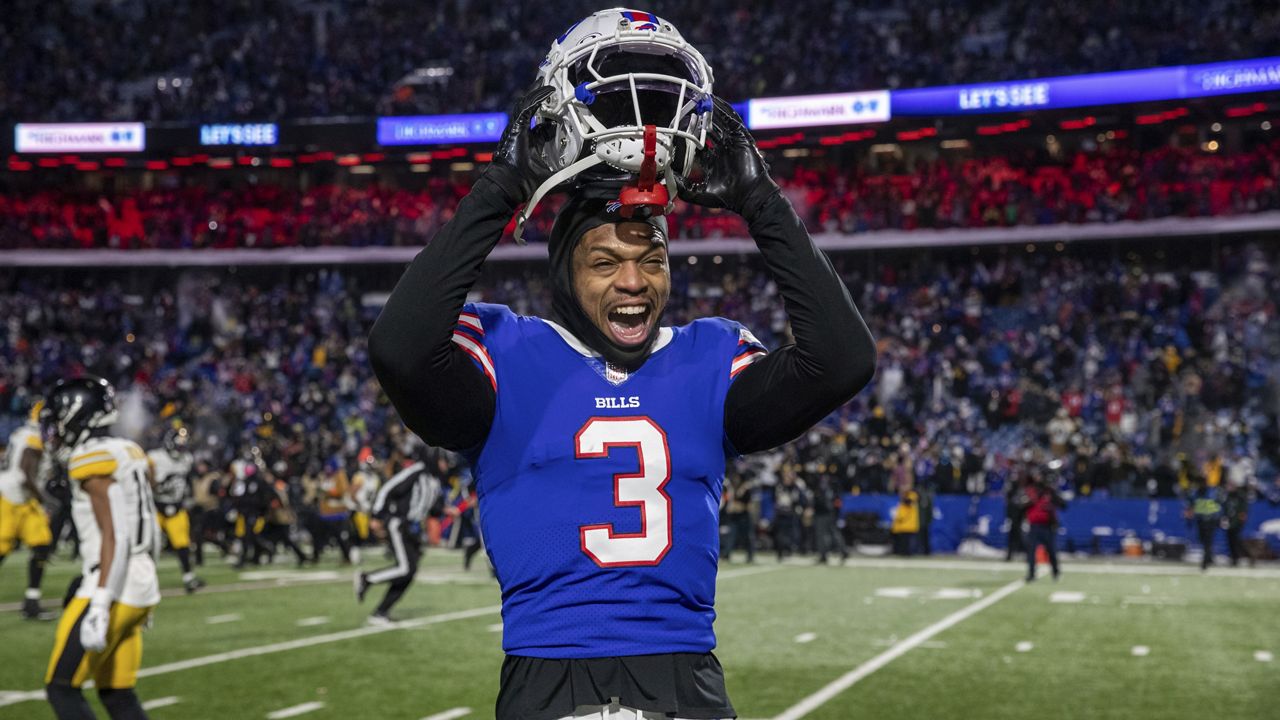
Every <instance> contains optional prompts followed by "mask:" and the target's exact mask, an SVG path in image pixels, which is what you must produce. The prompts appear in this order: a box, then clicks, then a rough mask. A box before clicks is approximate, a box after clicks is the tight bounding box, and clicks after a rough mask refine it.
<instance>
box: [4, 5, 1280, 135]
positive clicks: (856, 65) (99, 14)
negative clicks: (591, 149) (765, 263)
mask: <svg viewBox="0 0 1280 720" xmlns="http://www.w3.org/2000/svg"><path fill="white" fill-rule="evenodd" d="M598 9H600V6H599V3H589V2H584V1H582V0H572V1H570V2H563V3H556V4H552V5H547V4H545V3H503V4H499V5H495V4H493V3H480V2H472V1H467V0H464V1H461V2H451V3H432V4H430V5H429V6H423V5H422V4H420V3H410V2H404V1H399V0H331V1H330V2H324V3H293V2H283V1H281V0H235V1H234V2H225V3H219V4H217V5H216V6H211V5H205V4H201V3H181V4H178V5H174V4H173V3H167V2H161V1H160V0H123V1H120V0H56V1H54V2H46V1H44V0H17V1H16V2H13V3H10V4H9V5H8V6H7V7H6V19H7V21H6V22H5V23H4V25H3V26H2V27H0V51H2V52H3V55H4V57H5V58H6V65H5V69H6V72H5V75H4V77H3V78H0V116H4V117H10V118H17V119H20V120H23V121H28V122H30V121H69V120H70V121H83V120H142V121H208V120H222V121H228V120H235V119H245V120H258V121H260V120H267V119H283V118H297V117H329V116H370V115H373V114H375V113H378V114H417V113H454V112H466V111H480V110H500V109H504V108H505V107H506V105H507V103H509V102H510V100H511V98H513V97H515V95H516V93H517V92H518V91H519V90H520V89H521V88H522V87H524V86H525V85H527V83H529V82H530V81H531V80H532V77H530V76H529V74H528V70H527V69H528V68H533V67H536V66H537V64H538V62H539V61H540V60H541V59H542V57H543V56H544V54H545V53H546V50H547V47H548V43H547V39H548V38H553V37H556V36H557V35H559V34H560V33H561V32H562V31H563V30H564V29H565V28H567V27H569V25H570V24H571V23H573V22H575V21H577V20H579V19H581V18H582V17H585V16H586V15H587V14H589V13H591V12H593V11H595V10H598ZM642 9H647V10H652V11H653V12H656V13H657V14H658V15H660V16H662V17H663V18H666V19H669V20H671V21H672V22H673V23H674V24H675V25H676V27H677V28H679V29H680V30H681V32H682V33H683V34H684V35H685V37H686V38H688V39H689V40H690V41H692V42H693V43H694V44H695V45H696V46H697V47H699V48H701V50H702V51H703V52H704V54H705V55H706V56H707V59H708V61H709V62H710V63H711V65H712V67H714V68H715V70H716V75H717V78H718V79H717V85H716V88H717V92H718V93H719V94H720V95H722V96H724V97H726V98H730V99H733V100H742V99H746V98H749V97H763V96H768V95H788V94H797V93H820V92H838V91H849V90H870V89H876V88H886V87H887V88H906V87H916V86H924V85H941V84H950V83H973V82H986V81H998V80H1016V79H1022V78H1031V77H1044V76H1050V75H1059V74H1070V73H1079V72H1095V71H1107V70H1121V69H1127V68H1138V67H1151V66H1157V65H1169V64H1178V63H1192V62H1211V61H1217V60H1231V59H1239V58H1247V57H1260V56H1263V55H1266V54H1269V53H1271V52H1273V51H1274V42H1273V38H1274V37H1275V36H1276V35H1277V34H1280V9H1277V7H1276V6H1275V5H1274V4H1271V3H1263V2H1259V1H1258V0H1207V1H1206V2H1202V3H1197V4H1195V5H1194V6H1193V5H1188V4H1187V3H1182V2H1177V0H1156V1H1155V2H1148V3H1142V4H1141V5H1140V6H1139V5H1125V4H1116V3H1109V4H1105V5H1093V4H1091V5H1086V4H1071V3H1066V4H1063V3H1036V2H1031V1H1030V0H1001V1H1000V2H995V3H991V2H977V1H975V0H962V1H960V2H956V1H955V0H948V1H947V2H943V1H942V0H925V1H914V2H907V0H890V1H889V2H878V3H874V4H870V3H853V2H840V3H829V2H818V1H817V0H805V2H801V3H799V4H797V3H795V2H785V3H784V2H765V3H755V4H753V5H752V7H751V8H750V9H747V8H746V7H743V6H742V5H741V4H739V3H733V2H728V1H727V0H713V1H712V2H709V3H707V2H704V3H698V4H697V5H690V4H687V3H678V2H672V1H671V0H655V2H652V3H648V4H647V7H645V8H642ZM795 17H807V18H821V19H822V22H817V23H795V22H792V19H793V18H795Z"/></svg>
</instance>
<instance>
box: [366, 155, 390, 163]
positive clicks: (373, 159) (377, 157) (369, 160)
mask: <svg viewBox="0 0 1280 720" xmlns="http://www.w3.org/2000/svg"><path fill="white" fill-rule="evenodd" d="M385 159H387V156H386V155H384V154H383V153H365V154H364V157H363V160H364V161H365V162H367V163H376V162H382V161H383V160H385Z"/></svg>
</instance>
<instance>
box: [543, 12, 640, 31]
mask: <svg viewBox="0 0 1280 720" xmlns="http://www.w3.org/2000/svg"><path fill="white" fill-rule="evenodd" d="M622 17H624V18H626V19H627V22H629V23H631V29H632V30H653V31H654V32H657V30H658V23H660V22H662V21H661V20H659V19H658V16H657V15H654V14H653V13H647V12H632V11H630V10H627V11H625V12H623V13H622ZM566 34H568V33H566Z"/></svg>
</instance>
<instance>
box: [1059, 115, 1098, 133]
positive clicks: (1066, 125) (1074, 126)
mask: <svg viewBox="0 0 1280 720" xmlns="http://www.w3.org/2000/svg"><path fill="white" fill-rule="evenodd" d="M1096 124H1098V118H1096V117H1094V116H1092V115H1089V116H1086V117H1082V118H1080V119H1078V120H1063V121H1062V122H1060V123H1058V127H1060V128H1062V129H1063V130H1083V129H1084V128H1087V127H1090V126H1092V125H1096Z"/></svg>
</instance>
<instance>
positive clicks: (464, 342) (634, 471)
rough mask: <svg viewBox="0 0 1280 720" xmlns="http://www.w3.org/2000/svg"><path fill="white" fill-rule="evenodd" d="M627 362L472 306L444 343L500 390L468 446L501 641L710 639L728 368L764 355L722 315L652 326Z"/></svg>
mask: <svg viewBox="0 0 1280 720" xmlns="http://www.w3.org/2000/svg"><path fill="white" fill-rule="evenodd" d="M659 333H660V335H659V338H658V340H657V342H656V343H655V346H654V350H653V351H652V353H651V355H650V356H649V358H648V359H647V360H646V361H645V363H644V365H643V366H642V367H641V368H640V369H639V370H637V371H636V372H634V373H627V372H625V371H623V370H620V369H618V368H615V367H613V366H610V365H608V364H607V363H605V362H604V361H603V360H602V359H601V358H599V357H598V356H595V355H594V354H593V353H591V352H590V351H589V350H588V349H587V348H586V347H585V346H583V345H582V344H581V343H580V342H579V341H578V340H577V339H576V338H574V337H573V336H572V335H571V334H570V333H569V332H568V331H567V330H564V329H563V328H561V327H559V326H558V325H555V324H554V323H551V322H549V321H546V320H542V319H539V318H532V317H522V316H519V315H516V314H514V313H512V312H511V310H510V309H508V308H507V307H505V306H501V305H487V304H472V305H467V306H466V307H465V308H464V310H463V313H462V315H461V316H460V317H459V319H458V326H457V330H456V331H455V333H454V342H455V343H457V344H458V345H459V346H460V347H462V348H463V349H464V350H465V351H466V352H467V353H468V354H469V355H470V356H471V358H472V360H473V361H474V362H475V363H476V365H477V366H478V367H480V368H481V369H482V370H483V371H484V373H485V375H486V376H487V377H488V378H489V381H490V382H491V383H492V384H493V386H494V389H495V391H496V397H497V404H496V408H495V413H494V420H493V426H492V428H491V429H490V431H489V436H488V438H487V439H486V440H485V442H484V444H483V445H482V446H481V447H480V448H478V449H476V450H474V451H473V452H471V453H470V454H469V457H468V459H469V460H470V461H471V464H472V468H473V472H474V473H475V478H476V489H477V493H478V496H479V501H480V522H481V531H482V533H483V535H484V540H485V547H486V549H487V551H488V553H489V557H490V558H491V560H492V561H493V565H494V568H495V570H496V572H497V575H498V582H499V583H500V584H501V586H502V616H503V649H505V650H506V651H507V653H509V654H512V655H524V656H530V657H541V658H598V657H615V656H623V655H651V654H657V653H676V652H696V653H701V652H708V651H710V650H711V649H712V648H714V647H715V634H714V632H713V630H712V623H713V621H714V620H715V610H714V609H713V605H714V602H715V579H716V568H717V558H718V556H719V546H720V534H719V519H718V515H719V505H720V494H721V488H722V485H723V480H724V470H725V459H726V457H727V456H729V455H732V454H733V449H732V448H731V447H730V446H729V443H728V442H727V440H726V437H725V431H724V403H725V396H726V394H727V393H728V390H729V386H730V384H731V383H732V381H733V378H734V377H736V375H737V374H738V373H739V372H741V371H742V369H743V368H745V367H747V366H748V365H750V364H751V363H752V362H754V361H755V360H758V359H759V358H760V357H762V356H763V355H764V352H765V350H764V348H763V347H762V346H761V345H760V343H759V342H758V341H757V340H756V339H755V338H754V337H753V336H752V335H751V333H749V332H747V330H746V329H744V328H743V327H742V326H741V325H739V324H737V323H734V322H730V321H728V320H724V319H720V318H712V319H704V320H698V321H695V322H693V323H690V324H689V325H685V326H683V327H678V328H662V329H661V330H660V331H659Z"/></svg>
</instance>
